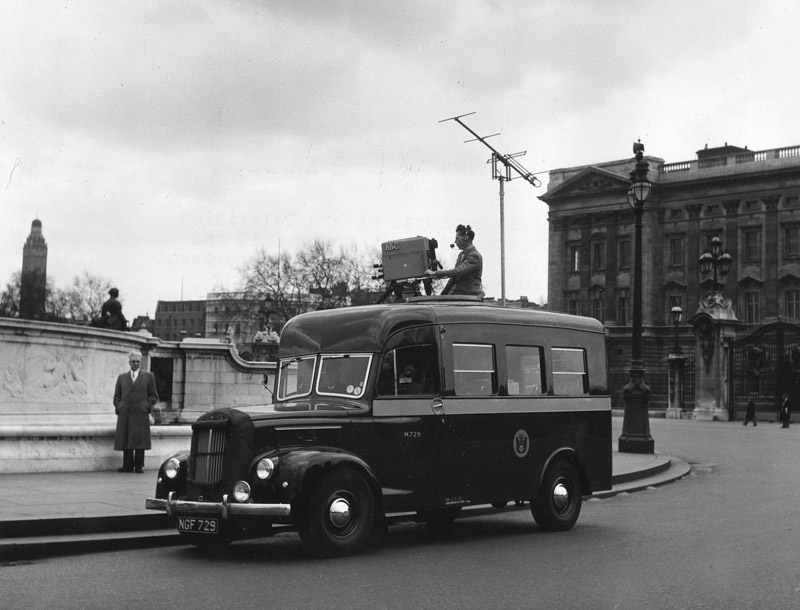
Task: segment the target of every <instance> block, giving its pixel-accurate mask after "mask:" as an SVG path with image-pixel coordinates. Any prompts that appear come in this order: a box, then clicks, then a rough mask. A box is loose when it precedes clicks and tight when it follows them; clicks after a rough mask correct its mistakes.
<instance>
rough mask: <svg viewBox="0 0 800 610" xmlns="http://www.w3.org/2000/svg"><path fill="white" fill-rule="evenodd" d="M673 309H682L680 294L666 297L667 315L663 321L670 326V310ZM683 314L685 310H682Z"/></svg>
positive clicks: (681, 296)
mask: <svg viewBox="0 0 800 610" xmlns="http://www.w3.org/2000/svg"><path fill="white" fill-rule="evenodd" d="M673 307H680V308H681V309H683V295H682V294H671V295H669V297H667V315H666V318H665V320H667V324H672V308H673ZM684 314H685V310H684Z"/></svg>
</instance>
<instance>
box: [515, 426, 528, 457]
mask: <svg viewBox="0 0 800 610" xmlns="http://www.w3.org/2000/svg"><path fill="white" fill-rule="evenodd" d="M530 446H531V441H530V438H528V433H527V432H525V430H517V433H516V434H515V435H514V453H516V454H517V457H518V458H524V457H525V456H526V455H528V449H530Z"/></svg>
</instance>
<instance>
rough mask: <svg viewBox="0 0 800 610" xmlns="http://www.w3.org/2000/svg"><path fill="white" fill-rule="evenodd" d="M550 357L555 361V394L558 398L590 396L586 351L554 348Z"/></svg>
mask: <svg viewBox="0 0 800 610" xmlns="http://www.w3.org/2000/svg"><path fill="white" fill-rule="evenodd" d="M550 355H551V356H552V361H553V393H554V394H555V395H556V396H575V395H579V394H588V392H589V381H588V376H587V374H586V350H582V349H576V348H568V347H554V348H553V349H552V350H551V351H550Z"/></svg>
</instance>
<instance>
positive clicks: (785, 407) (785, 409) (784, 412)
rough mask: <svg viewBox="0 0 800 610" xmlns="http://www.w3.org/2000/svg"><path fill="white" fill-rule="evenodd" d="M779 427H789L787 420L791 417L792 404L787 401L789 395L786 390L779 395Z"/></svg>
mask: <svg viewBox="0 0 800 610" xmlns="http://www.w3.org/2000/svg"><path fill="white" fill-rule="evenodd" d="M780 415H781V428H788V427H789V420H790V419H791V417H792V405H791V403H790V402H789V395H788V394H786V392H784V393H783V396H781V411H780Z"/></svg>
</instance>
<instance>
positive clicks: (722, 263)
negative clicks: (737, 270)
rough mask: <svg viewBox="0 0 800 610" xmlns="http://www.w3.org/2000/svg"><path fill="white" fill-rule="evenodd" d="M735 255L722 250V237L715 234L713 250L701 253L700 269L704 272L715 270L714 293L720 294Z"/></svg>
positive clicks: (712, 240) (712, 243)
mask: <svg viewBox="0 0 800 610" xmlns="http://www.w3.org/2000/svg"><path fill="white" fill-rule="evenodd" d="M732 261H733V257H732V256H731V255H730V254H728V253H727V252H723V250H722V239H720V238H719V237H718V236H714V237H713V238H712V239H711V251H708V250H707V251H705V252H703V253H702V254H701V255H700V261H699V262H700V270H701V271H702V272H703V273H711V272H712V271H713V272H714V284H713V288H712V293H713V294H720V293H721V292H722V287H723V286H724V279H723V278H724V277H725V276H726V275H728V271H729V270H730V268H731V262H732Z"/></svg>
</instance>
